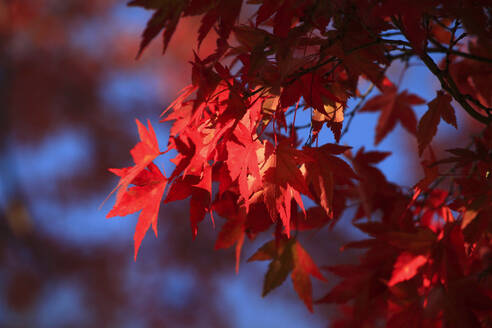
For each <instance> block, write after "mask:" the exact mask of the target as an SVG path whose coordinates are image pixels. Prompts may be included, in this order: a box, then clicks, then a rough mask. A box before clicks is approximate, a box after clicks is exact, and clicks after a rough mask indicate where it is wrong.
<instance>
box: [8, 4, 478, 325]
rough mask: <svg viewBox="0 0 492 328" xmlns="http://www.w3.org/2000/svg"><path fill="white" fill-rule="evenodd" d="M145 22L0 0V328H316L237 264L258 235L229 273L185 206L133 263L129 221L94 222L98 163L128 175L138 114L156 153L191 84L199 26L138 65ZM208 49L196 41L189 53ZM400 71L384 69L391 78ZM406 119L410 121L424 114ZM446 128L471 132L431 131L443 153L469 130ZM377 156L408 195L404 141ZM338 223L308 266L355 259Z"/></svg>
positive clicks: (166, 215) (252, 267) (108, 178)
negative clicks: (172, 107)
mask: <svg viewBox="0 0 492 328" xmlns="http://www.w3.org/2000/svg"><path fill="white" fill-rule="evenodd" d="M149 17H150V13H149V12H145V11H144V10H141V9H136V8H128V7H126V5H125V1H121V0H118V1H116V0H71V1H56V0H23V1H15V0H3V1H1V2H0V107H1V109H0V326H1V327H251V326H254V327H271V326H281V327H301V326H302V327H322V326H326V325H327V324H328V323H329V319H330V317H332V316H333V315H334V314H336V311H337V309H336V308H333V307H330V306H327V305H322V306H317V307H315V314H314V315H312V314H310V313H309V312H308V310H307V309H306V308H305V306H304V304H303V303H302V302H301V301H300V300H298V299H297V296H296V295H295V292H294V290H293V288H292V284H291V282H290V279H288V281H287V282H286V283H284V285H283V286H281V287H280V288H278V289H277V290H275V291H274V292H272V293H271V294H270V295H268V296H267V297H266V298H261V287H262V283H263V275H264V273H265V272H266V269H267V263H260V262H257V263H248V264H246V263H245V260H244V259H245V258H247V257H249V256H250V255H251V254H252V253H253V252H254V251H255V250H256V249H257V248H258V247H259V246H261V245H262V244H263V242H264V241H265V240H266V239H267V238H268V237H269V236H268V235H267V236H263V239H261V238H260V239H259V240H256V241H254V242H253V243H249V244H246V245H245V248H244V251H243V261H242V263H241V269H240V271H239V274H238V275H236V274H235V273H234V254H233V250H232V249H231V250H226V251H214V250H213V248H214V240H215V237H216V234H217V231H214V229H213V227H212V224H211V223H210V222H208V221H207V220H205V222H203V223H202V224H201V227H200V233H199V234H198V237H197V240H195V241H192V239H191V233H190V231H189V224H188V209H187V204H188V202H186V201H185V202H183V203H180V204H176V205H166V207H164V208H161V213H160V219H159V238H157V239H156V238H155V237H154V236H153V234H151V233H149V234H148V235H147V237H146V238H145V239H144V242H143V244H142V247H141V249H140V253H139V256H138V259H137V262H136V263H135V262H134V261H133V231H134V228H135V224H136V219H137V216H136V215H133V216H128V217H124V218H112V219H109V220H107V219H105V215H106V213H107V212H108V211H109V209H110V208H111V206H112V203H113V201H114V200H113V199H110V200H109V201H108V202H106V203H105V204H104V205H103V206H102V208H101V209H100V210H99V209H98V208H99V206H100V204H101V203H102V201H103V200H104V199H105V198H106V196H107V195H108V194H109V192H110V191H111V190H112V188H113V187H114V186H115V184H116V182H117V179H116V177H115V176H113V175H112V174H110V173H109V172H108V171H107V168H110V167H125V166H129V165H131V158H130V156H129V149H130V148H131V147H133V145H134V144H135V143H136V142H137V140H138V136H137V131H136V127H135V123H134V119H135V118H138V119H140V120H141V121H146V120H147V119H150V121H151V123H152V124H153V125H154V127H155V128H156V132H157V134H158V137H159V141H160V144H161V148H164V147H165V145H166V141H167V129H168V127H167V126H166V125H164V124H158V119H159V114H160V113H161V111H162V109H163V108H165V107H166V106H167V105H168V104H169V103H170V101H172V100H173V99H174V97H175V96H176V95H177V93H178V91H179V90H180V89H181V88H183V87H184V86H185V85H187V84H188V83H189V82H190V65H189V64H188V59H191V56H192V49H193V47H194V45H195V40H196V32H197V29H198V27H197V23H198V22H199V20H196V19H195V20H193V19H185V20H182V22H181V23H180V25H179V27H178V30H177V32H176V34H175V35H174V37H173V39H172V41H171V44H170V46H169V48H168V50H167V53H166V55H165V56H162V55H161V43H160V42H159V41H154V42H153V43H152V44H151V46H150V47H149V48H148V49H147V50H146V52H145V53H144V55H143V56H142V58H141V59H139V60H138V61H137V60H135V56H136V54H137V50H138V45H139V42H140V34H141V31H143V28H144V26H145V23H146V21H147V19H148V18H149ZM213 46H214V44H213V41H212V42H210V40H208V42H207V41H206V42H205V43H204V44H203V45H202V47H201V49H200V52H201V53H204V54H207V53H210V51H211V50H212V47H213ZM402 67H403V65H402V64H401V63H396V64H395V65H393V66H392V67H391V68H390V71H389V76H390V79H392V80H393V81H397V80H398V77H399V75H400V72H401V70H402ZM402 87H403V88H409V89H411V90H412V93H416V94H418V95H419V96H421V97H423V98H424V99H426V100H430V99H432V98H433V97H434V96H435V90H436V88H437V83H436V81H435V80H434V79H432V78H431V76H429V75H428V74H427V73H426V70H425V68H424V67H422V66H419V65H415V66H412V67H411V68H410V69H409V70H408V74H407V75H406V76H405V78H404V80H403V83H402ZM416 109H417V112H418V115H419V116H421V115H422V114H423V113H424V112H425V110H426V106H419V107H416ZM458 114H460V113H458ZM376 119H377V115H372V114H359V115H358V116H356V118H355V119H354V122H353V124H352V126H351V132H350V133H349V134H348V135H347V136H345V137H344V138H343V139H342V143H346V144H348V145H351V146H354V147H355V149H357V148H358V147H360V146H361V145H365V146H366V148H367V149H374V147H373V142H372V141H373V140H374V127H375V124H376ZM458 120H459V125H460V129H461V128H466V127H468V128H467V129H468V130H467V129H464V130H461V131H460V133H461V135H459V134H457V132H456V131H454V130H453V128H450V127H448V126H443V127H440V132H439V134H438V137H439V138H438V139H437V141H438V142H437V144H439V145H442V148H446V145H449V144H452V145H453V146H459V145H464V144H466V143H467V138H466V136H467V135H468V134H469V133H470V132H467V131H471V130H472V129H473V126H472V123H470V122H468V121H467V120H466V119H465V118H464V117H463V115H458ZM463 131H464V132H463ZM396 135H398V136H399V138H394V137H395V136H396ZM322 137H323V138H325V142H326V141H328V142H332V141H333V138H332V136H331V134H330V133H329V132H328V133H326V134H324V135H322ZM438 148H439V147H438ZM448 148H449V147H448ZM377 149H379V150H385V151H393V152H394V156H392V157H390V158H389V159H387V160H386V161H385V162H383V163H382V164H381V166H380V167H381V169H383V170H384V171H385V173H386V174H387V176H388V178H389V180H390V181H394V182H397V183H398V184H401V185H404V186H412V185H413V184H414V183H415V182H416V181H417V180H418V178H419V177H421V175H422V172H421V171H420V167H419V163H418V161H416V160H415V155H413V154H410V156H409V155H408V153H409V152H410V153H415V152H416V149H417V146H416V142H415V140H414V139H413V138H412V137H411V136H409V135H408V133H406V132H404V131H403V130H402V129H401V128H400V127H398V128H397V130H396V131H394V132H392V135H391V136H390V137H389V138H387V139H386V140H385V141H383V142H382V143H381V144H380V145H379V146H378V147H377ZM438 152H439V150H438ZM158 164H159V165H161V166H164V168H165V169H166V171H167V172H169V170H170V169H172V167H171V166H170V165H169V163H166V162H165V161H161V162H160V163H158ZM345 221H346V222H345ZM345 221H342V222H340V223H339V224H338V225H337V226H336V227H335V228H334V229H333V230H331V231H329V230H328V229H327V228H326V229H323V230H321V231H318V232H315V233H310V234H307V235H305V236H302V243H303V245H305V248H306V249H307V250H308V251H309V252H310V253H311V254H312V256H313V258H314V259H315V261H316V262H317V263H318V264H319V265H334V264H337V263H348V262H354V261H356V259H357V253H355V252H349V251H346V252H343V253H341V252H340V251H339V247H340V246H341V245H342V244H344V243H345V242H347V241H350V240H354V239H357V238H360V237H361V236H360V234H358V233H357V232H356V231H353V230H352V229H351V228H350V225H349V224H348V223H349V220H345ZM221 223H222V222H218V224H219V225H220V224H221ZM327 276H328V278H329V280H330V283H329V284H328V285H327V284H318V282H314V297H315V298H320V297H321V296H323V295H324V294H325V293H326V292H327V291H328V290H329V287H330V286H331V285H333V284H334V283H335V282H336V278H335V277H334V276H329V275H328V274H327Z"/></svg>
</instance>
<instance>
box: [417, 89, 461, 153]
mask: <svg viewBox="0 0 492 328" xmlns="http://www.w3.org/2000/svg"><path fill="white" fill-rule="evenodd" d="M451 99H452V98H451V96H450V95H448V94H445V93H444V92H443V91H442V90H440V91H438V92H437V96H436V98H434V99H433V100H432V101H431V102H429V109H428V110H427V112H425V114H424V116H422V118H421V119H420V121H419V125H418V127H417V140H418V143H419V155H422V152H423V151H424V149H425V148H426V147H427V146H428V145H429V144H430V142H431V141H432V138H434V136H435V135H436V132H437V125H438V124H439V122H440V121H441V118H442V119H443V120H444V121H445V122H446V123H448V124H451V125H452V126H454V127H455V128H456V129H457V128H458V125H457V123H456V116H455V114H454V108H453V106H451Z"/></svg>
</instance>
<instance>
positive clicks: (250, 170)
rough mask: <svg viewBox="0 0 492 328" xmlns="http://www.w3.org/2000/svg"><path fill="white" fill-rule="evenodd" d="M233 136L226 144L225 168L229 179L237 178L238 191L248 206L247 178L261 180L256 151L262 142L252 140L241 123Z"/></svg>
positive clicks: (257, 181)
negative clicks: (227, 170) (226, 158)
mask: <svg viewBox="0 0 492 328" xmlns="http://www.w3.org/2000/svg"><path fill="white" fill-rule="evenodd" d="M234 136H235V140H233V141H229V142H227V144H226V147H227V153H228V160H227V168H228V169H229V173H230V176H231V179H232V180H236V179H237V180H238V184H239V192H240V194H241V197H242V198H243V199H244V200H245V201H246V207H247V208H248V200H249V196H250V194H251V192H250V187H249V186H248V180H249V179H251V178H252V179H254V181H255V182H256V183H260V182H261V177H260V168H259V164H258V157H257V154H256V152H257V150H258V149H260V148H261V147H262V144H261V142H260V141H258V140H253V138H252V133H251V132H250V131H248V129H247V128H246V126H244V125H243V124H242V123H239V124H238V125H237V127H236V129H235V131H234ZM250 177H251V178H250Z"/></svg>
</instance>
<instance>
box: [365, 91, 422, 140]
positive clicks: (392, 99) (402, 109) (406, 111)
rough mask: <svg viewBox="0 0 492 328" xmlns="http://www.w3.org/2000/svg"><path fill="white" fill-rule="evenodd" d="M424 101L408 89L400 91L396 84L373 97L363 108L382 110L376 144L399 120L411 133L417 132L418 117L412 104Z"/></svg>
mask: <svg viewBox="0 0 492 328" xmlns="http://www.w3.org/2000/svg"><path fill="white" fill-rule="evenodd" d="M424 103H425V101H424V100H423V99H422V98H420V97H419V96H417V95H414V94H409V93H407V92H406V91H403V92H400V93H398V89H397V88H396V87H395V86H394V85H391V86H387V87H385V88H383V94H381V95H378V96H375V97H373V98H371V99H370V100H369V101H368V102H367V103H366V104H365V106H364V107H363V108H362V109H361V111H362V112H375V111H379V110H380V111H381V115H380V116H379V120H378V123H377V126H376V138H375V141H374V143H375V144H376V145H377V144H378V143H380V142H381V140H383V139H384V137H385V136H386V135H387V134H388V133H389V132H391V131H392V130H393V129H394V128H395V125H396V122H397V121H400V123H401V125H402V126H403V127H404V128H405V129H407V130H408V131H409V132H410V133H412V134H415V133H416V132H417V119H416V118H415V113H414V112H413V110H412V107H411V106H412V105H420V104H424Z"/></svg>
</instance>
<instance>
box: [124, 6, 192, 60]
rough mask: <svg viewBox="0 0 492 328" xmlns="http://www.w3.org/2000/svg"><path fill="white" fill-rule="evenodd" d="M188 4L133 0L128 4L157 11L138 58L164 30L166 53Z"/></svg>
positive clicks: (148, 28)
mask: <svg viewBox="0 0 492 328" xmlns="http://www.w3.org/2000/svg"><path fill="white" fill-rule="evenodd" d="M187 3H188V1H182V0H164V1H155V0H133V1H130V2H129V3H128V6H139V7H143V8H145V9H149V10H155V12H154V14H153V15H152V17H151V18H150V20H149V21H148V22H147V26H146V27H145V30H144V32H143V35H142V41H141V43H140V49H139V50H138V55H137V58H138V57H140V55H141V54H142V52H143V51H144V49H145V48H146V47H147V46H148V45H149V43H150V42H151V41H152V40H153V39H154V38H155V37H156V36H157V35H158V34H159V33H160V32H161V31H162V30H164V35H163V42H164V51H166V48H167V46H168V44H169V41H171V37H172V35H173V34H174V31H175V30H176V26H177V25H178V22H179V19H180V17H181V13H182V12H183V10H184V9H185V8H186V5H187Z"/></svg>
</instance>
